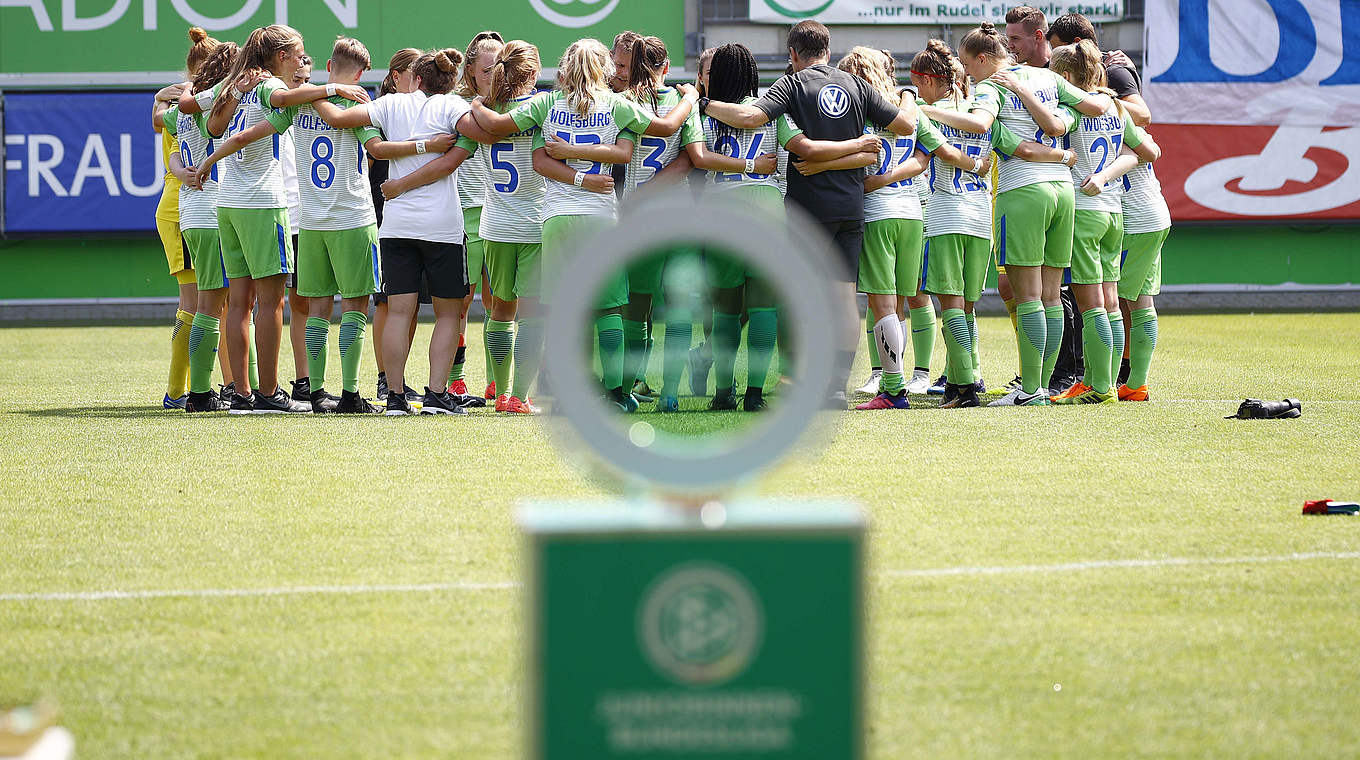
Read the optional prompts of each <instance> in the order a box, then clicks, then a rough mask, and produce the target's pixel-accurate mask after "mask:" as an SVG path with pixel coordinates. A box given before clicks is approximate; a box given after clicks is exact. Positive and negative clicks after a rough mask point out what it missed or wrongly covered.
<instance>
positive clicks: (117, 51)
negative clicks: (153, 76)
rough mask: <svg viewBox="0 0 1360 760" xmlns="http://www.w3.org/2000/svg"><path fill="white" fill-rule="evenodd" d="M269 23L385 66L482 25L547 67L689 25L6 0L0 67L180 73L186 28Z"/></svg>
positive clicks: (572, 8)
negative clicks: (570, 51)
mask: <svg viewBox="0 0 1360 760" xmlns="http://www.w3.org/2000/svg"><path fill="white" fill-rule="evenodd" d="M268 24H289V25H291V26H293V27H296V28H297V30H298V31H300V32H302V34H303V36H304V38H306V39H307V41H308V48H309V51H310V52H311V54H312V56H313V57H314V58H318V59H319V60H324V59H325V57H326V54H327V53H328V52H329V48H330V44H331V42H332V41H333V40H334V39H335V37H336V36H337V35H341V34H343V35H347V36H351V37H355V38H357V39H359V40H361V41H362V42H364V43H365V44H366V45H368V48H369V50H370V51H371V52H372V53H373V58H374V64H375V67H377V68H381V67H382V64H383V62H384V61H386V59H387V57H388V56H389V55H390V54H391V53H392V52H394V51H396V50H397V49H399V48H403V47H422V48H424V47H435V46H444V47H449V46H452V47H458V48H462V47H463V46H464V45H466V44H467V42H468V40H469V39H470V38H471V37H472V35H473V33H474V32H475V31H477V30H479V29H496V30H498V31H500V32H501V34H503V35H504V36H505V38H506V39H523V40H528V41H529V42H532V43H534V44H536V45H538V46H539V50H540V52H541V54H542V56H543V60H544V63H545V64H547V65H552V63H553V62H554V61H556V59H557V56H558V54H559V53H560V51H562V50H564V49H566V47H567V46H568V45H570V44H571V43H572V42H573V41H575V40H576V39H578V38H580V37H591V36H593V37H598V38H599V39H602V40H605V41H606V42H607V41H609V40H612V39H613V37H614V35H615V34H617V33H618V32H620V31H622V30H624V29H633V30H636V31H638V32H641V33H643V34H650V35H655V36H657V37H660V38H661V39H663V40H665V42H666V45H667V47H668V48H670V50H671V51H672V56H673V57H676V58H677V59H678V56H679V55H681V54H682V51H683V50H684V31H685V18H684V3H681V2H672V1H670V0H506V1H505V2H500V3H472V2H456V3H450V2H448V1H447V0H308V1H307V2H299V1H298V0H214V1H213V2H209V1H208V0H0V74H3V75H15V74H18V75H23V74H38V73H57V72H169V71H176V70H178V69H180V68H182V67H183V66H184V53H185V50H186V49H187V47H188V41H187V39H186V38H185V30H186V29H187V28H188V27H190V26H201V27H203V28H204V29H207V30H208V31H209V32H211V33H213V35H214V36H215V37H217V38H219V39H222V40H235V41H237V42H241V41H244V40H245V38H246V36H247V35H248V34H250V31H251V30H252V29H254V28H255V27H258V26H265V25H268ZM53 51H59V53H58V54H56V55H54V54H53ZM11 79H13V77H12V76H11ZM0 81H4V79H3V78H0ZM18 81H19V82H20V83H22V81H23V80H22V79H19V80H18Z"/></svg>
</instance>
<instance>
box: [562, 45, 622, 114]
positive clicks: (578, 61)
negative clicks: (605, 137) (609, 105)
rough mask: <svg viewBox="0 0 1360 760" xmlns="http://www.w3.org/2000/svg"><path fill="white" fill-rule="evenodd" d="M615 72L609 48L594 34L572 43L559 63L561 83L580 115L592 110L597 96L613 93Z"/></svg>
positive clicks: (568, 101) (563, 90) (573, 107)
mask: <svg viewBox="0 0 1360 760" xmlns="http://www.w3.org/2000/svg"><path fill="white" fill-rule="evenodd" d="M613 74H614V63H613V62H612V61H610V59H609V49H608V48H606V47H605V46H604V43H602V42H600V41H599V40H597V39H593V38H590V37H587V38H585V39H580V40H577V41H575V42H573V43H571V46H570V47H568V48H567V49H566V52H564V53H562V60H561V61H559V62H558V64H557V79H558V84H559V87H560V88H561V90H562V93H563V94H564V95H565V97H566V101H567V107H568V108H570V109H572V110H573V111H575V112H576V113H577V114H578V115H580V116H585V115H586V114H588V113H590V109H591V108H593V107H594V106H595V100H596V98H601V99H603V98H607V97H609V95H610V94H612V93H613V90H611V89H609V77H611V76H613Z"/></svg>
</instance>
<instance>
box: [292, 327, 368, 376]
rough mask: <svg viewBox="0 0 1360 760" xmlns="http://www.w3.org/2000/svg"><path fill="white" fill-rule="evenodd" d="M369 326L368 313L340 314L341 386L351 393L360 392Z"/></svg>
mask: <svg viewBox="0 0 1360 760" xmlns="http://www.w3.org/2000/svg"><path fill="white" fill-rule="evenodd" d="M367 327H368V314H366V313H364V312H362V311H347V312H345V313H344V314H341V315H340V387H341V388H343V389H345V390H347V391H349V392H350V393H358V392H359V360H360V359H362V358H363V356H364V332H365V328H367ZM309 366H310V365H309ZM307 371H308V372H310V371H311V370H310V369H309V370H307Z"/></svg>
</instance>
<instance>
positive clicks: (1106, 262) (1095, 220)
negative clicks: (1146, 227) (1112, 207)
mask: <svg viewBox="0 0 1360 760" xmlns="http://www.w3.org/2000/svg"><path fill="white" fill-rule="evenodd" d="M1123 242H1124V215H1123V214H1112V213H1110V212H1109V211H1092V210H1089V209H1082V208H1079V209H1077V211H1076V217H1075V220H1074V222H1073V234H1072V284H1073V285H1099V284H1100V283H1102V282H1114V281H1116V280H1118V279H1119V252H1120V251H1121V250H1123Z"/></svg>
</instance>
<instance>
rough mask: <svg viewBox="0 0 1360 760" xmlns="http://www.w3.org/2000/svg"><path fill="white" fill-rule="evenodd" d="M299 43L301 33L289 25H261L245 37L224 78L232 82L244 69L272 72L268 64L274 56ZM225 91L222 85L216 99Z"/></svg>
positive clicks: (224, 93) (220, 97) (222, 95)
mask: <svg viewBox="0 0 1360 760" xmlns="http://www.w3.org/2000/svg"><path fill="white" fill-rule="evenodd" d="M301 44H302V35H301V34H298V30H296V29H294V28H293V27H291V26H286V25H284V24H271V25H269V26H262V27H260V28H259V29H256V30H255V31H253V32H251V33H250V36H249V37H247V38H246V44H245V45H242V46H241V54H240V55H238V56H237V57H236V64H235V65H233V66H232V67H231V71H229V72H227V76H226V77H224V78H225V79H226V80H227V82H228V83H234V82H235V81H236V80H237V78H239V77H240V76H241V73H242V72H244V71H245V70H246V69H265V70H266V71H269V72H273V71H274V69H273V68H271V67H270V64H272V63H273V61H274V57H275V56H277V55H278V54H279V53H280V52H282V51H285V50H290V49H292V48H293V47H294V46H296V45H301ZM226 93H227V88H226V87H223V88H222V90H221V91H220V92H218V94H217V97H218V99H219V100H221V99H222V98H223V97H224V96H225V95H226Z"/></svg>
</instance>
